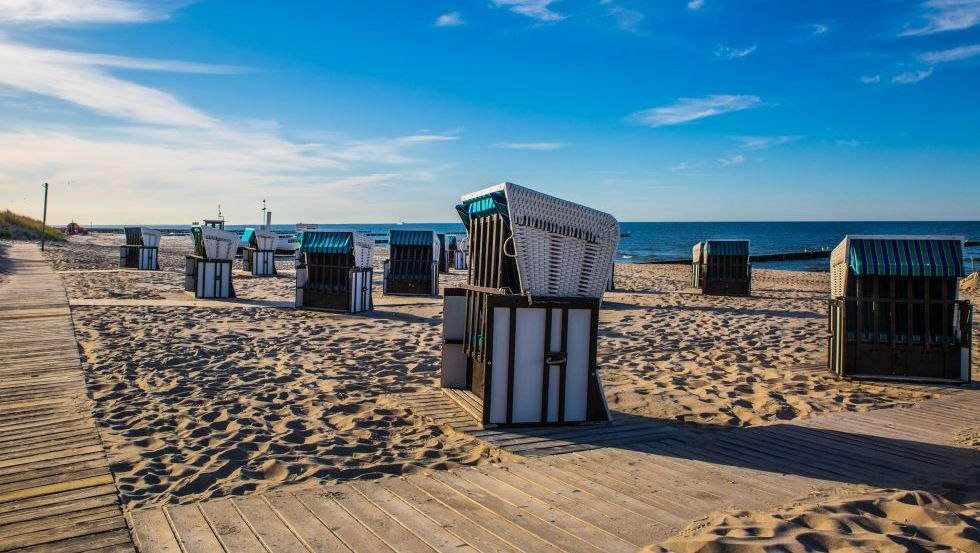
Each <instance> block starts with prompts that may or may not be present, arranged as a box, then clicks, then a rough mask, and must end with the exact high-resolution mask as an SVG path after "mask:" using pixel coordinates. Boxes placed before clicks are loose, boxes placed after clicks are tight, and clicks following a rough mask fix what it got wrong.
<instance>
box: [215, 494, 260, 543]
mask: <svg viewBox="0 0 980 553" xmlns="http://www.w3.org/2000/svg"><path fill="white" fill-rule="evenodd" d="M200 508H201V512H202V513H204V517H205V518H207V520H208V523H209V524H210V525H211V528H212V529H213V530H214V534H215V535H216V536H217V537H218V540H220V541H221V545H223V546H224V548H225V550H226V551H236V552H241V553H266V550H265V548H264V547H263V546H262V542H261V541H259V538H258V537H257V536H256V535H255V533H254V532H253V531H252V528H251V527H250V526H249V525H248V523H247V522H245V519H243V518H242V516H241V513H239V512H238V509H236V508H235V504H234V503H232V501H231V500H230V499H217V500H214V501H205V502H203V503H201V504H200Z"/></svg>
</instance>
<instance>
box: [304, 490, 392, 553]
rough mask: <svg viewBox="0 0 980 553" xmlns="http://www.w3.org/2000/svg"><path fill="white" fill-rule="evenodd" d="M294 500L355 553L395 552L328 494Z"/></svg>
mask: <svg viewBox="0 0 980 553" xmlns="http://www.w3.org/2000/svg"><path fill="white" fill-rule="evenodd" d="M296 498H297V499H298V500H299V501H300V502H301V503H302V504H303V505H305V506H306V508H308V509H309V510H310V512H312V513H313V514H314V515H315V516H316V517H317V518H318V519H319V520H320V522H321V523H323V525H324V526H326V527H327V528H329V529H330V531H331V532H333V533H334V534H335V535H336V536H337V537H339V538H340V539H341V540H343V542H344V544H345V545H346V546H347V547H348V548H350V549H351V550H352V551H354V552H355V553H371V552H375V551H377V552H379V553H380V552H392V551H395V550H394V549H392V548H391V547H388V544H386V543H385V542H383V541H381V538H379V537H378V536H376V535H375V534H374V533H373V532H372V531H371V530H368V529H367V528H365V527H364V526H363V525H361V524H360V523H359V522H358V521H357V519H355V518H354V517H353V516H351V514H350V513H348V512H347V511H345V510H344V509H342V508H341V507H340V505H338V504H337V502H336V501H334V500H333V498H332V497H330V496H329V494H326V493H322V492H319V491H316V492H305V493H299V494H296Z"/></svg>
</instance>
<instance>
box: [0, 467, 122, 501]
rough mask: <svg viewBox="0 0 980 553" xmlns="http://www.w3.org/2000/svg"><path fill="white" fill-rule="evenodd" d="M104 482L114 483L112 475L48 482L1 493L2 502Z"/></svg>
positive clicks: (87, 486) (99, 484) (97, 484)
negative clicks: (54, 482)
mask: <svg viewBox="0 0 980 553" xmlns="http://www.w3.org/2000/svg"><path fill="white" fill-rule="evenodd" d="M103 484H112V475H110V474H104V475H101V476H91V477H88V478H80V479H77V480H70V481H68V482H59V483H57V484H48V485H43V486H36V487H31V488H26V489H20V490H13V491H9V492H5V493H0V503H6V502H13V501H19V500H21V499H29V498H32V497H37V496H40V495H48V494H53V493H58V492H64V491H68V490H77V489H79V488H89V487H93V486H101V485H103Z"/></svg>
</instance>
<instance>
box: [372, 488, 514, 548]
mask: <svg viewBox="0 0 980 553" xmlns="http://www.w3.org/2000/svg"><path fill="white" fill-rule="evenodd" d="M378 483H379V485H381V486H383V487H384V488H385V489H386V490H388V491H389V492H391V493H392V494H394V495H396V496H397V497H399V498H400V499H401V500H402V501H405V502H406V503H408V504H409V505H411V506H412V507H414V508H415V509H417V510H418V511H419V512H420V513H422V514H424V515H425V516H427V517H429V519H431V520H432V521H433V522H435V523H436V524H439V525H440V526H442V527H443V528H446V529H447V530H449V531H450V532H452V533H453V534H455V535H457V536H459V537H461V538H463V539H465V540H466V541H467V542H468V543H469V544H470V545H471V546H472V547H474V548H476V549H477V550H479V551H482V552H484V553H508V552H509V553H519V552H520V550H519V549H517V548H516V547H514V546H513V545H511V544H509V543H507V542H506V541H504V540H503V539H501V538H500V537H498V536H496V535H494V534H492V533H491V532H488V531H487V530H485V529H484V528H483V527H481V526H479V525H477V524H476V523H474V522H473V521H471V520H469V519H468V518H466V517H464V516H462V515H460V514H459V513H457V512H456V511H454V510H453V509H451V508H450V507H447V506H446V505H444V504H443V503H440V502H439V501H438V500H437V499H435V498H434V497H432V496H430V495H428V494H426V493H425V492H423V491H422V490H420V489H419V488H417V487H415V486H413V485H412V484H410V483H409V482H408V480H406V479H405V478H383V479H380V480H379V481H378Z"/></svg>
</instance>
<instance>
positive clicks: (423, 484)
mask: <svg viewBox="0 0 980 553" xmlns="http://www.w3.org/2000/svg"><path fill="white" fill-rule="evenodd" d="M406 482H408V483H409V484H412V485H413V486H415V487H416V488H418V489H419V490H420V491H423V492H425V493H426V494H427V495H428V496H429V497H431V498H433V499H435V500H436V501H438V502H439V503H441V504H442V505H444V506H446V507H447V508H448V509H451V510H452V511H454V512H455V513H456V514H457V516H459V517H463V518H465V519H467V520H469V521H470V522H471V523H473V524H476V525H478V526H480V527H481V528H483V529H485V530H486V531H487V532H489V533H491V534H493V535H495V536H497V537H499V538H500V539H502V540H504V541H506V542H507V543H509V544H511V545H512V546H513V547H516V548H518V549H519V550H521V551H535V552H538V551H542V552H547V553H558V552H560V551H561V549H560V548H558V547H557V546H555V545H554V544H552V543H551V542H549V541H546V540H545V539H543V538H541V537H539V536H538V535H537V534H535V533H534V532H532V531H530V530H528V529H527V528H525V527H524V526H522V525H521V524H518V521H519V519H520V517H517V518H518V521H515V520H514V513H512V512H509V511H505V512H503V513H497V512H495V511H493V510H491V509H490V508H489V507H487V506H486V505H483V504H481V503H478V502H477V501H476V500H474V499H473V498H471V497H469V496H467V495H466V494H465V493H462V492H460V491H458V490H455V489H452V488H448V487H447V486H445V485H444V484H442V483H441V482H439V481H437V480H436V479H435V478H432V477H429V476H426V475H418V476H412V477H409V478H407V479H406Z"/></svg>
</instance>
